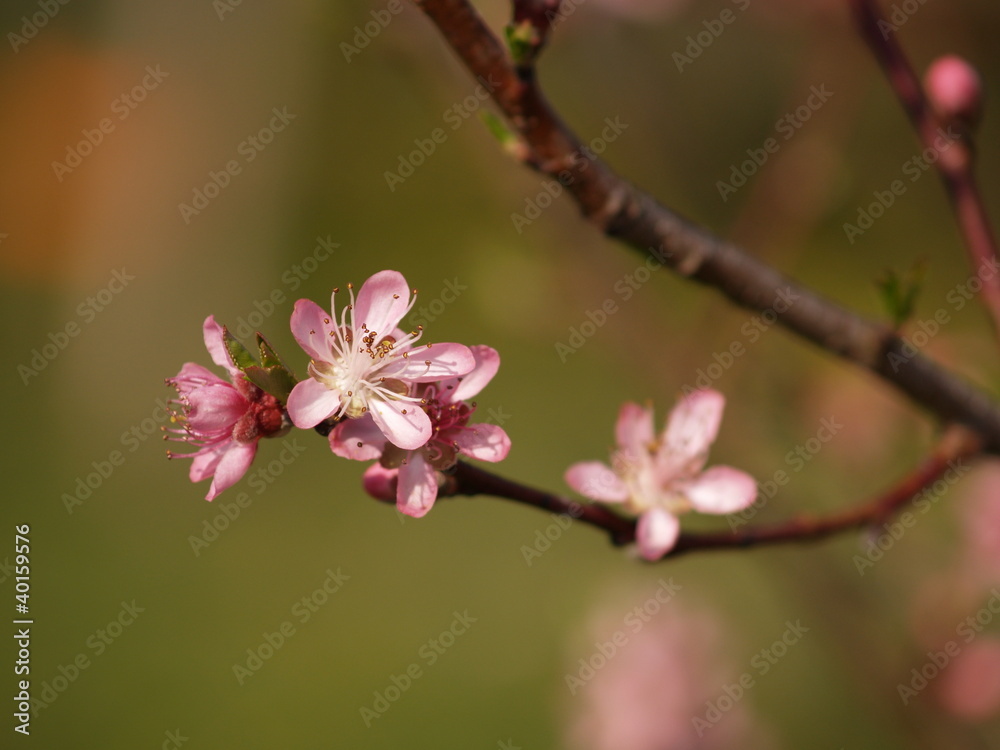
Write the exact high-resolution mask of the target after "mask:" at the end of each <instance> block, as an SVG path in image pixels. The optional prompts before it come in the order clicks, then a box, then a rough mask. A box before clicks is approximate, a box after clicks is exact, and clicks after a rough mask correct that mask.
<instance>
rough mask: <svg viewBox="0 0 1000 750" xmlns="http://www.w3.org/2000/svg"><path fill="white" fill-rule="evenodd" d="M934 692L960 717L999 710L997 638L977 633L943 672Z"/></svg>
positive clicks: (975, 718) (990, 714) (999, 648)
mask: <svg viewBox="0 0 1000 750" xmlns="http://www.w3.org/2000/svg"><path fill="white" fill-rule="evenodd" d="M940 680H941V682H940V685H939V689H938V693H937V697H938V700H939V701H940V702H941V705H942V706H944V708H945V709H947V710H948V711H950V712H951V713H953V714H955V715H956V716H958V717H959V718H961V719H966V720H969V721H983V720H985V719H990V718H992V717H994V716H996V715H997V714H998V713H1000V638H990V637H988V636H985V635H983V636H980V637H979V638H978V639H977V640H975V641H973V642H972V643H970V644H969V645H968V646H965V647H964V648H963V649H962V652H961V653H960V654H959V655H958V656H956V657H955V658H954V660H953V661H952V662H951V664H949V665H948V668H947V669H946V670H944V672H942V674H941V677H940Z"/></svg>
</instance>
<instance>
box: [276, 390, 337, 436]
mask: <svg viewBox="0 0 1000 750" xmlns="http://www.w3.org/2000/svg"><path fill="white" fill-rule="evenodd" d="M286 407H287V409H288V416H289V418H290V419H291V420H292V424H294V425H295V426H296V427H300V428H302V429H310V428H312V427H315V426H316V425H318V424H319V423H320V422H322V421H323V420H324V419H326V418H327V417H330V416H332V415H333V414H335V413H336V412H337V411H338V410H339V409H340V393H339V391H334V390H330V389H329V388H327V387H326V386H325V385H323V384H322V383H320V382H319V381H318V380H313V379H312V378H306V379H305V380H300V381H299V382H298V383H296V385H295V387H294V388H292V392H291V393H290V394H289V395H288V403H287V404H286Z"/></svg>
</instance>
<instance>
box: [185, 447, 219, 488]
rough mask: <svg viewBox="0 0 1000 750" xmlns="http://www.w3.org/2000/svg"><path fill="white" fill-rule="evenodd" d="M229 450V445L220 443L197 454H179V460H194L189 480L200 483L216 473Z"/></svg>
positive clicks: (189, 472)
mask: <svg viewBox="0 0 1000 750" xmlns="http://www.w3.org/2000/svg"><path fill="white" fill-rule="evenodd" d="M228 448H229V443H228V442H226V443H219V444H217V445H213V446H212V447H211V448H209V447H205V448H202V449H201V450H200V451H198V452H197V453H187V454H182V453H178V454H176V455H177V458H192V459H194V460H193V461H191V469H190V470H189V471H188V478H189V479H190V480H191V481H192V482H200V481H202V480H203V479H208V478H209V477H210V476H212V475H213V474H214V473H215V469H216V467H217V466H218V465H219V462H220V461H221V460H222V456H223V455H225V453H226V450H227V449H228Z"/></svg>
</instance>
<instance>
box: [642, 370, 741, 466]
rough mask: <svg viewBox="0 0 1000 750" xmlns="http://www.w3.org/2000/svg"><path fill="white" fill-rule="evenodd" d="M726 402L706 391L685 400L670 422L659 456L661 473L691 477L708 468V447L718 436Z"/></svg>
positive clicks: (722, 397) (673, 412)
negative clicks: (705, 467)
mask: <svg viewBox="0 0 1000 750" xmlns="http://www.w3.org/2000/svg"><path fill="white" fill-rule="evenodd" d="M725 405H726V399H725V396H723V395H722V394H721V393H719V392H718V391H713V390H709V389H704V390H700V391H694V392H692V393H689V394H688V395H687V396H685V397H684V398H682V399H681V400H680V401H679V402H678V403H677V405H676V406H675V407H674V409H673V411H671V412H670V417H669V418H668V419H667V427H666V429H665V430H664V431H663V440H662V442H661V444H660V450H659V452H658V454H657V464H658V468H659V469H660V471H662V472H664V473H665V474H667V475H669V476H677V475H678V474H680V475H682V476H683V475H690V474H693V473H696V472H697V471H699V470H700V469H701V467H702V466H704V465H705V460H706V459H707V457H708V449H709V446H711V445H712V443H713V442H714V441H715V437H716V435H718V434H719V423H720V422H721V421H722V410H723V409H724V408H725Z"/></svg>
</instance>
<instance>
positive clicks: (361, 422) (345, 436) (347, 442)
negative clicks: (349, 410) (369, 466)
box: [330, 414, 386, 461]
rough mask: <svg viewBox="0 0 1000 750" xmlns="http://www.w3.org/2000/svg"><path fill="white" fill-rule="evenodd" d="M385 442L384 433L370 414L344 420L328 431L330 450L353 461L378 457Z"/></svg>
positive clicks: (383, 448)
mask: <svg viewBox="0 0 1000 750" xmlns="http://www.w3.org/2000/svg"><path fill="white" fill-rule="evenodd" d="M385 443H386V439H385V435H383V434H382V430H380V429H379V428H378V425H376V424H375V422H374V420H373V419H372V418H371V415H370V414H365V415H363V416H361V417H358V418H357V419H348V420H345V421H343V422H341V423H340V424H338V425H337V426H336V427H335V428H334V429H333V432H331V433H330V450H332V451H333V452H334V453H336V454H337V455H338V456H343V457H344V458H351V459H354V460H355V461H370V460H372V459H373V458H379V457H380V456H381V455H382V451H384V450H385Z"/></svg>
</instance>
